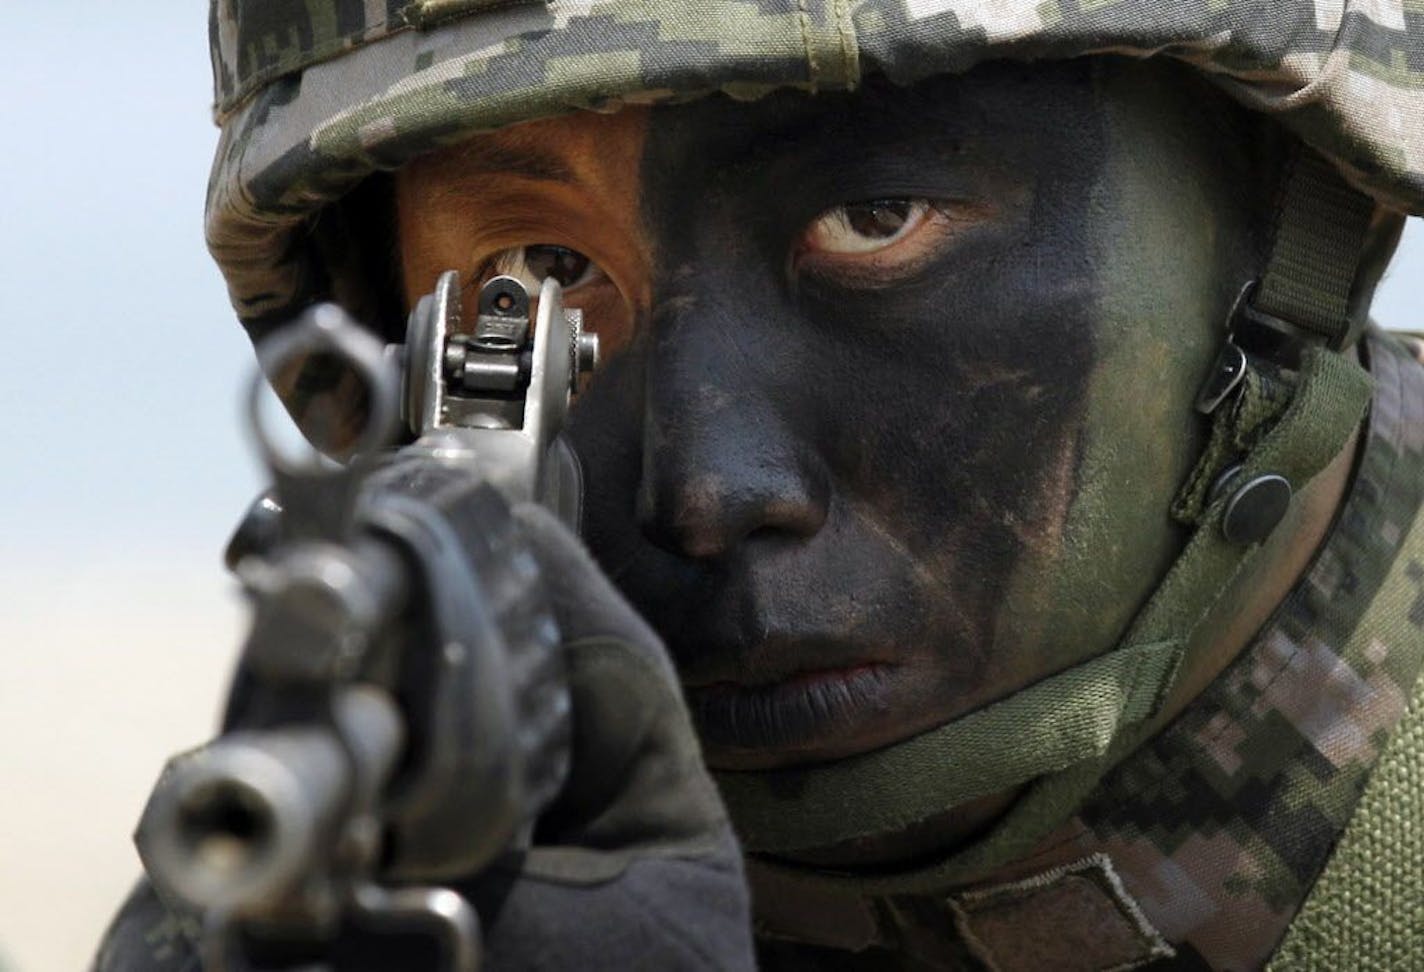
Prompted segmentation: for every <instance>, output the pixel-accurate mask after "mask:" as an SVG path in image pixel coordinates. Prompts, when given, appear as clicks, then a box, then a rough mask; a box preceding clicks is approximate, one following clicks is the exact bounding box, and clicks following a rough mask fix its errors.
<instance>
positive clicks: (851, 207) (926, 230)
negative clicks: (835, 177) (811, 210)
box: [792, 197, 994, 289]
mask: <svg viewBox="0 0 1424 972" xmlns="http://www.w3.org/2000/svg"><path fill="white" fill-rule="evenodd" d="M993 213H994V208H993V207H992V206H991V205H987V204H985V203H982V202H978V201H972V200H963V201H960V200H949V199H925V198H912V197H907V198H903V199H899V198H886V199H870V200H866V201H865V202H852V203H842V204H841V205H839V206H836V207H835V208H833V209H828V210H826V211H825V212H823V213H821V215H819V216H817V217H816V218H815V219H814V220H812V221H811V224H810V225H809V226H807V227H806V229H805V230H804V231H803V232H802V234H801V238H800V239H799V240H798V241H797V243H796V246H795V250H794V252H793V254H792V266H793V268H794V269H795V270H797V271H804V272H806V273H810V274H812V275H814V276H817V277H820V278H821V279H823V280H827V281H830V282H832V283H835V284H837V285H840V286H845V287H854V288H870V289H874V288H877V287H886V286H891V285H893V284H894V283H896V282H897V281H900V280H904V279H906V278H908V277H910V276H912V275H913V274H915V273H916V272H918V271H919V270H921V269H923V268H924V267H926V266H928V265H929V263H930V262H931V261H932V260H934V259H935V258H936V257H937V256H938V255H939V254H940V253H942V252H943V251H944V248H945V246H946V245H947V244H949V243H950V242H952V241H953V240H954V239H955V238H956V237H957V236H958V235H959V234H960V233H961V232H964V231H966V230H968V229H970V228H972V227H974V226H976V225H978V224H979V223H982V222H984V221H985V220H986V219H988V218H990V217H991V216H992V215H993Z"/></svg>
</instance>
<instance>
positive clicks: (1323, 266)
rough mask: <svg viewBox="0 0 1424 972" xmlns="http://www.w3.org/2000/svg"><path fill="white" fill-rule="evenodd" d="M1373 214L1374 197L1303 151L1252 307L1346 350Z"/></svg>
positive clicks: (1309, 151)
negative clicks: (1357, 274)
mask: <svg viewBox="0 0 1424 972" xmlns="http://www.w3.org/2000/svg"><path fill="white" fill-rule="evenodd" d="M1373 213H1374V202H1373V200H1371V198H1370V197H1369V196H1366V195H1365V194H1364V193H1362V192H1359V191H1358V190H1356V189H1354V188H1352V187H1351V186H1350V185H1348V184H1347V183H1346V182H1345V180H1344V179H1343V178H1341V176H1340V174H1339V173H1338V172H1336V170H1335V169H1334V167H1333V166H1331V164H1330V163H1329V162H1327V161H1326V160H1325V159H1324V157H1323V156H1321V155H1320V154H1319V153H1318V152H1315V151H1314V150H1313V149H1310V148H1307V147H1305V146H1302V147H1301V148H1300V150H1299V153H1298V155H1297V156H1296V160H1295V163H1294V165H1293V166H1292V170H1291V173H1290V176H1289V178H1288V179H1287V181H1286V186H1285V191H1284V195H1283V197H1282V202H1281V207H1280V210H1279V212H1278V213H1277V217H1276V236H1275V241H1274V243H1273V245H1272V249H1271V260H1270V263H1269V264H1268V265H1267V267H1266V273H1265V275H1264V276H1263V277H1262V278H1261V286H1260V288H1259V289H1258V290H1257V291H1256V294H1255V299H1254V301H1253V304H1254V305H1255V309H1256V310H1258V311H1260V312H1262V313H1264V314H1269V315H1270V316H1272V317H1276V318H1279V319H1281V320H1284V321H1288V322H1290V323H1292V324H1294V325H1296V326H1297V327H1300V328H1303V329H1305V330H1307V331H1309V332H1311V333H1313V334H1316V335H1318V336H1320V337H1322V338H1324V339H1325V343H1326V344H1327V345H1329V346H1330V347H1332V348H1336V349H1339V348H1341V347H1343V346H1344V345H1345V343H1346V341H1347V339H1348V336H1349V332H1350V317H1349V309H1350V308H1349V301H1350V291H1351V288H1352V286H1353V284H1354V282H1355V271H1356V270H1357V268H1358V266H1359V261H1360V254H1361V253H1362V252H1363V251H1364V247H1365V235H1366V233H1367V232H1368V231H1369V228H1370V219H1371V216H1372V215H1373Z"/></svg>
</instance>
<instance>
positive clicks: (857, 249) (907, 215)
mask: <svg viewBox="0 0 1424 972" xmlns="http://www.w3.org/2000/svg"><path fill="white" fill-rule="evenodd" d="M931 212H932V207H931V206H930V202H929V200H927V199H873V200H870V201H868V202H857V203H846V204H845V205H843V206H837V207H836V208H834V209H828V210H826V211H825V212H824V213H822V214H821V215H820V216H817V217H816V219H815V220H814V221H813V222H812V223H811V225H810V226H809V227H807V229H806V236H805V240H804V248H805V249H806V250H808V251H819V252H822V253H874V252H876V251H877V250H883V249H885V248H886V247H889V246H893V245H895V244H896V243H897V242H899V241H900V240H902V239H904V238H905V237H907V236H909V235H910V234H911V233H913V232H914V231H915V230H916V229H917V228H919V226H920V225H921V224H922V223H924V221H925V220H926V218H927V217H928V216H929V214H930V213H931Z"/></svg>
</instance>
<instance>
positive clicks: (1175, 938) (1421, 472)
mask: <svg viewBox="0 0 1424 972" xmlns="http://www.w3.org/2000/svg"><path fill="white" fill-rule="evenodd" d="M1369 348H1370V365H1371V373H1372V374H1373V375H1374V377H1375V397H1374V402H1373V407H1372V417H1371V422H1370V430H1369V437H1368V440H1367V442H1366V444H1365V450H1364V454H1363V456H1362V458H1361V462H1360V468H1359V472H1358V474H1357V477H1356V479H1355V481H1354V484H1353V486H1352V488H1351V491H1350V494H1349V498H1348V500H1347V502H1346V505H1345V506H1344V508H1343V509H1342V511H1341V514H1340V519H1339V522H1338V524H1337V526H1336V528H1335V530H1334V531H1333V533H1332V534H1331V535H1330V538H1329V539H1328V541H1327V542H1326V545H1325V546H1324V547H1323V548H1322V550H1321V552H1320V554H1319V555H1318V557H1317V558H1316V561H1315V563H1314V564H1313V565H1312V567H1311V568H1310V570H1309V572H1308V573H1307V574H1306V576H1304V577H1303V578H1302V579H1301V581H1300V582H1299V583H1298V584H1297V586H1296V588H1295V589H1294V590H1293V591H1292V592H1291V594H1290V595H1289V596H1288V597H1287V598H1286V600H1285V601H1284V602H1283V604H1282V605H1281V607H1280V609H1279V610H1278V611H1277V614H1276V617H1275V618H1274V619H1273V620H1272V622H1271V623H1269V624H1268V625H1267V626H1266V627H1265V628H1264V629H1263V630H1262V631H1261V632H1260V634H1258V635H1257V637H1256V639H1255V640H1254V641H1253V643H1252V645H1251V647H1250V648H1249V649H1248V650H1247V651H1246V652H1245V653H1243V654H1242V656H1241V657H1240V658H1239V659H1237V661H1236V662H1234V663H1233V665H1232V667H1231V668H1230V669H1228V670H1227V672H1226V673H1225V674H1224V675H1223V676H1222V677H1221V678H1219V679H1217V680H1216V681H1215V682H1214V683H1213V684H1212V685H1211V686H1210V687H1209V688H1208V689H1207V691H1206V692H1204V693H1203V694H1202V695H1201V696H1199V697H1198V699H1197V701H1195V702H1194V703H1193V704H1192V706H1191V707H1190V708H1189V709H1188V710H1187V711H1186V712H1185V713H1184V714H1183V715H1182V716H1181V717H1180V718H1179V719H1178V720H1177V721H1176V722H1175V723H1174V724H1173V725H1172V726H1170V727H1169V728H1168V729H1167V730H1166V731H1164V732H1162V733H1160V734H1159V735H1158V736H1156V737H1155V738H1154V739H1153V740H1152V741H1151V742H1150V743H1148V744H1147V745H1146V746H1144V747H1143V748H1142V749H1140V750H1139V751H1138V752H1137V753H1136V754H1134V756H1133V757H1132V758H1131V759H1130V760H1128V761H1127V762H1125V763H1124V764H1122V765H1121V766H1120V767H1118V768H1117V769H1116V770H1115V771H1114V772H1113V773H1112V774H1111V775H1110V776H1109V777H1108V778H1107V779H1106V780H1104V782H1103V784H1102V786H1101V787H1100V788H1099V790H1098V792H1097V793H1096V794H1095V796H1094V798H1093V799H1092V800H1091V801H1090V802H1089V803H1088V804H1087V805H1086V806H1085V807H1084V809H1083V811H1082V812H1081V813H1080V814H1079V818H1078V822H1079V823H1080V824H1081V825H1082V826H1083V828H1084V831H1085V833H1084V834H1083V835H1082V836H1081V837H1080V838H1079V843H1080V846H1081V847H1083V848H1084V849H1086V850H1092V851H1098V852H1102V853H1105V854H1107V855H1108V856H1109V857H1110V858H1111V859H1112V861H1113V864H1114V866H1115V867H1116V868H1117V871H1118V874H1119V875H1120V877H1121V879H1122V881H1123V884H1124V886H1125V887H1126V889H1127V891H1128V893H1129V894H1131V895H1132V897H1133V898H1134V899H1135V900H1136V901H1137V903H1138V904H1139V905H1140V906H1141V908H1142V910H1143V912H1144V913H1145V914H1146V915H1147V917H1148V919H1149V920H1150V921H1151V923H1152V925H1153V926H1154V927H1155V928H1156V929H1157V930H1158V931H1159V932H1160V933H1161V934H1162V935H1163V937H1165V938H1166V939H1167V940H1168V941H1170V942H1172V943H1175V944H1178V945H1179V946H1185V947H1187V948H1190V949H1192V950H1193V951H1194V952H1195V953H1196V954H1198V955H1200V956H1201V957H1202V958H1204V959H1205V960H1206V961H1207V963H1208V964H1209V965H1210V967H1212V968H1257V967H1259V966H1260V965H1261V964H1262V963H1263V962H1264V960H1265V959H1266V958H1267V954H1265V953H1261V952H1257V951H1253V950H1252V949H1253V948H1255V947H1259V946H1260V945H1261V944H1262V943H1274V942H1277V941H1279V939H1280V936H1281V935H1282V934H1283V933H1284V932H1285V929H1286V926H1287V924H1288V922H1289V921H1290V919H1291V917H1292V916H1293V915H1294V914H1295V912H1296V910H1297V909H1298V908H1299V906H1300V904H1301V902H1302V901H1303V900H1304V898H1305V896H1306V894H1307V893H1308V892H1309V891H1310V889H1311V887H1312V886H1313V884H1314V883H1315V880H1316V878H1317V876H1318V875H1319V874H1320V872H1321V870H1322V868H1323V867H1324V866H1325V863H1326V860H1327V858H1329V856H1330V853H1331V851H1332V850H1333V849H1334V847H1335V845H1336V842H1337V841H1338V839H1339V836H1340V834H1341V832H1342V831H1343V830H1344V829H1345V826H1346V824H1347V823H1348V822H1349V820H1350V819H1351V816H1352V815H1353V813H1354V810H1355V806H1356V803H1357V802H1358V800H1359V798H1360V794H1361V793H1362V792H1363V790H1364V787H1365V784H1366V782H1367V779H1368V777H1369V774H1370V771H1371V770H1372V769H1373V768H1374V766H1375V763H1376V761H1377V760H1378V759H1379V755H1380V752H1381V751H1382V749H1383V747H1384V744H1385V742H1386V741H1387V740H1388V739H1389V738H1390V736H1391V732H1392V731H1393V729H1394V728H1395V726H1396V725H1397V724H1398V723H1399V720H1400V718H1401V717H1402V716H1403V715H1404V712H1405V709H1406V707H1407V706H1408V704H1409V701H1410V698H1411V696H1412V694H1413V691H1414V685H1415V683H1416V681H1417V679H1418V676H1419V673H1420V668H1421V665H1424V637H1421V631H1424V520H1421V519H1420V510H1421V506H1424V372H1421V369H1420V367H1419V363H1418V361H1417V360H1415V358H1414V356H1413V355H1412V354H1410V353H1408V352H1407V351H1405V350H1404V349H1402V348H1401V347H1400V346H1399V345H1398V344H1397V342H1395V341H1394V340H1392V339H1388V338H1383V339H1380V338H1377V339H1374V340H1372V341H1371V342H1370V345H1369ZM1414 812H1415V813H1420V812H1424V807H1417V808H1414ZM1266 929H1269V930H1270V932H1271V933H1270V934H1265V933H1264V930H1266Z"/></svg>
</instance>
